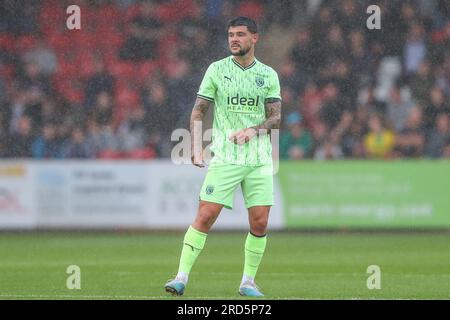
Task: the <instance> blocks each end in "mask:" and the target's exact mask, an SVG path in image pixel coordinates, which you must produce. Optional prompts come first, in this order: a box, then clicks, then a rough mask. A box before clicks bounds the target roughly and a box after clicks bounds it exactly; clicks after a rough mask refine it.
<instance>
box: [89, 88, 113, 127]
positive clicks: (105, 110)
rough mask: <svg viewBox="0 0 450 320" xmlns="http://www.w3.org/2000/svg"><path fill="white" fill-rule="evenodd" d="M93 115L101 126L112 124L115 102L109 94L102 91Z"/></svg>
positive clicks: (98, 96)
mask: <svg viewBox="0 0 450 320" xmlns="http://www.w3.org/2000/svg"><path fill="white" fill-rule="evenodd" d="M92 113H93V116H94V119H95V121H96V122H97V124H99V125H100V126H107V125H111V124H112V119H113V101H112V97H111V96H110V95H109V94H108V92H106V91H102V92H100V93H99V94H98V95H97V99H96V104H95V106H94V108H93V111H92Z"/></svg>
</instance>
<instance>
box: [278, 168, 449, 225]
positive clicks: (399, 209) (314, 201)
mask: <svg viewBox="0 0 450 320" xmlns="http://www.w3.org/2000/svg"><path fill="white" fill-rule="evenodd" d="M278 179H279V182H280V188H281V194H282V197H283V211H284V218H285V225H286V227H288V228H316V227H318V228H336V227H337V228H346V227H350V228H351V227H356V228H409V227H412V228H449V227H450V161H425V160H423V161H389V162H388V161H386V162H372V161H334V162H317V161H314V162H313V161H302V162H290V161H287V162H282V163H280V168H279V171H278Z"/></svg>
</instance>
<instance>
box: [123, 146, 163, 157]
mask: <svg viewBox="0 0 450 320" xmlns="http://www.w3.org/2000/svg"><path fill="white" fill-rule="evenodd" d="M126 157H127V158H128V159H154V158H156V152H155V151H154V150H153V149H150V148H144V149H137V150H132V151H129V152H127V154H126Z"/></svg>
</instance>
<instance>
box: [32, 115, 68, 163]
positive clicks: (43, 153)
mask: <svg viewBox="0 0 450 320" xmlns="http://www.w3.org/2000/svg"><path fill="white" fill-rule="evenodd" d="M31 152H32V156H33V158H36V159H58V158H61V156H62V153H61V142H60V140H59V139H58V136H57V132H56V124H55V123H45V124H44V126H43V128H42V130H41V133H40V134H39V136H38V137H37V138H36V140H34V142H33V145H32V149H31Z"/></svg>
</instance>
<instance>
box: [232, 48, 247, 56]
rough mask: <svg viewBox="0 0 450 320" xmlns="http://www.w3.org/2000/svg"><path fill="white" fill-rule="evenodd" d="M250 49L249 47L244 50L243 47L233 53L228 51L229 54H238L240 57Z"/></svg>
mask: <svg viewBox="0 0 450 320" xmlns="http://www.w3.org/2000/svg"><path fill="white" fill-rule="evenodd" d="M249 51H250V48H248V49H247V50H244V49H242V48H241V49H240V50H239V51H238V52H236V53H233V51H230V52H231V54H232V55H233V56H240V57H242V56H245V55H246V54H247V52H249Z"/></svg>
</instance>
